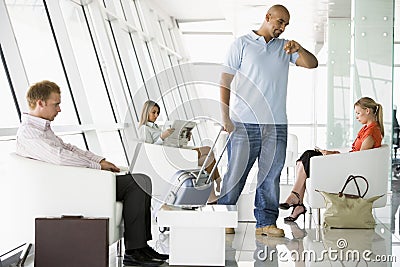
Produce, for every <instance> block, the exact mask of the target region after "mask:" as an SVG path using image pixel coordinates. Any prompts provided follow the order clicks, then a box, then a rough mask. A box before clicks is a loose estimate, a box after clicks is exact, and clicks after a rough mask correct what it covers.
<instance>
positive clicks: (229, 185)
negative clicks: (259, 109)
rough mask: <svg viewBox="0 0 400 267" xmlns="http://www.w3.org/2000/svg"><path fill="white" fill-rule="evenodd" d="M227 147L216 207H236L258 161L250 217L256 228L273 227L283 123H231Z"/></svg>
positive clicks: (282, 159) (283, 150)
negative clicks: (225, 170)
mask: <svg viewBox="0 0 400 267" xmlns="http://www.w3.org/2000/svg"><path fill="white" fill-rule="evenodd" d="M234 124H235V130H234V132H233V133H232V134H231V138H230V140H229V144H228V170H227V173H226V174H225V176H224V179H223V185H222V188H221V197H220V198H219V200H218V204H224V205H236V203H237V201H238V199H239V196H240V194H241V193H242V190H243V187H244V185H245V183H246V179H247V175H248V174H249V171H250V169H251V167H252V166H253V164H254V162H255V160H256V159H258V174H257V190H256V197H255V209H254V216H255V217H256V220H257V224H256V227H257V228H260V227H265V226H268V225H276V220H277V218H278V215H279V210H278V207H279V180H280V175H281V171H282V168H283V165H284V163H285V157H286V145H287V125H286V124H276V125H274V124H246V123H239V122H234Z"/></svg>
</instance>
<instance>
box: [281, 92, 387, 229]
mask: <svg viewBox="0 0 400 267" xmlns="http://www.w3.org/2000/svg"><path fill="white" fill-rule="evenodd" d="M354 112H355V115H356V119H357V120H358V121H359V122H360V123H362V124H363V125H364V126H363V127H362V128H361V130H360V131H359V132H358V134H357V137H356V140H355V141H354V143H353V145H352V147H351V148H352V149H351V151H350V152H354V151H360V150H366V149H371V148H376V147H380V146H381V141H382V137H383V136H384V129H383V111H382V106H381V105H380V104H378V103H376V102H375V101H374V100H373V99H372V98H369V97H363V98H360V99H359V100H358V101H357V102H356V103H354ZM337 153H340V152H339V151H330V150H322V149H319V150H307V151H305V152H304V153H303V154H302V155H301V156H300V159H298V160H297V165H296V174H297V175H296V182H295V184H294V185H293V188H292V192H291V193H290V195H289V196H288V197H287V199H286V202H285V203H281V204H279V208H281V209H284V210H287V209H289V208H291V207H293V211H292V213H291V215H290V216H288V217H286V218H284V220H285V221H286V222H294V221H296V220H297V218H298V217H299V216H300V215H302V214H305V213H306V211H307V210H306V207H305V206H304V204H303V198H304V192H305V190H306V179H307V178H308V177H309V176H310V158H312V157H315V156H322V155H330V154H337Z"/></svg>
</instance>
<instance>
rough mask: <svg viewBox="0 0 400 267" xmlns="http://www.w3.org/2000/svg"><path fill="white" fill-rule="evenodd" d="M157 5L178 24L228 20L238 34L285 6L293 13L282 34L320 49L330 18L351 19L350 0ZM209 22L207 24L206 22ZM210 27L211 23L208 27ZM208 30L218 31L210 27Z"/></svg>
mask: <svg viewBox="0 0 400 267" xmlns="http://www.w3.org/2000/svg"><path fill="white" fill-rule="evenodd" d="M155 2H156V3H157V5H158V6H159V7H160V8H161V9H163V10H164V11H165V12H166V13H167V14H169V15H170V16H171V17H173V18H175V19H176V20H177V21H178V23H183V22H190V21H207V20H208V21H210V20H218V21H224V22H225V23H226V24H227V26H226V28H227V29H229V32H232V33H233V35H234V36H239V35H241V34H244V33H246V32H248V31H249V30H250V29H258V27H259V26H260V24H261V23H262V21H263V19H264V16H265V14H266V12H267V10H268V8H269V7H270V6H272V5H274V4H276V3H279V4H283V5H285V6H286V7H287V8H288V10H289V12H290V15H291V18H290V25H289V26H288V27H287V28H286V31H285V33H284V34H283V35H282V37H284V38H288V39H294V40H297V41H299V42H301V43H304V42H305V43H307V44H309V45H310V44H312V45H314V46H315V50H319V49H320V48H321V46H322V44H323V42H324V36H325V33H324V32H325V28H326V21H327V18H328V16H329V17H336V18H338V17H341V18H350V15H351V14H350V10H351V8H350V4H351V1H350V0H281V1H276V0H274V1H271V0H157V1H155ZM205 25H207V24H205ZM206 27H207V26H206ZM204 31H215V30H214V29H213V27H208V28H207V29H204Z"/></svg>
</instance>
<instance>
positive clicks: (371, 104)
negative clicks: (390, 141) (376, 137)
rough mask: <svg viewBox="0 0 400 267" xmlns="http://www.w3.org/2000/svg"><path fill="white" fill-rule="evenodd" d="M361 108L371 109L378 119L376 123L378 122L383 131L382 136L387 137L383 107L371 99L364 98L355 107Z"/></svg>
mask: <svg viewBox="0 0 400 267" xmlns="http://www.w3.org/2000/svg"><path fill="white" fill-rule="evenodd" d="M355 106H359V107H361V108H363V109H367V108H369V109H370V110H371V111H372V113H373V114H374V115H375V117H376V121H377V122H378V125H379V128H380V129H381V134H382V136H384V135H385V131H384V128H383V110H382V105H381V104H379V103H376V102H375V100H373V99H372V98H370V97H362V98H360V99H359V100H357V102H356V103H354V107H355Z"/></svg>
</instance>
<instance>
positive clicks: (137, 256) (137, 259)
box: [123, 249, 164, 267]
mask: <svg viewBox="0 0 400 267" xmlns="http://www.w3.org/2000/svg"><path fill="white" fill-rule="evenodd" d="M123 263H124V265H125V266H150V267H153V266H160V265H161V264H163V263H164V261H163V260H159V259H154V258H152V257H150V256H149V255H147V254H146V253H144V252H142V251H141V249H135V250H134V251H133V252H132V253H131V254H126V253H125V255H124V260H123Z"/></svg>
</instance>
